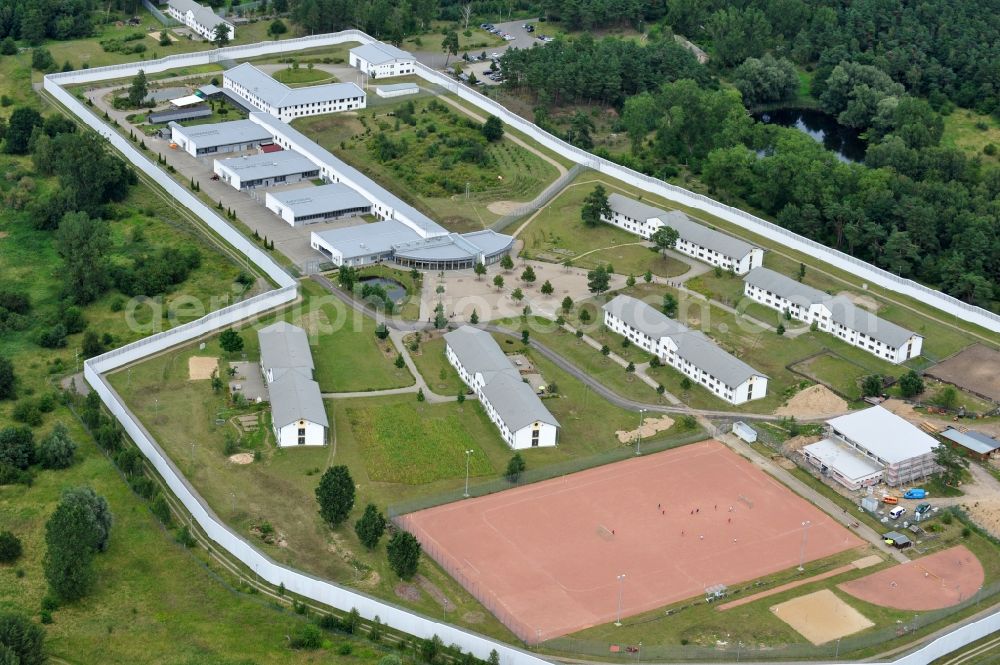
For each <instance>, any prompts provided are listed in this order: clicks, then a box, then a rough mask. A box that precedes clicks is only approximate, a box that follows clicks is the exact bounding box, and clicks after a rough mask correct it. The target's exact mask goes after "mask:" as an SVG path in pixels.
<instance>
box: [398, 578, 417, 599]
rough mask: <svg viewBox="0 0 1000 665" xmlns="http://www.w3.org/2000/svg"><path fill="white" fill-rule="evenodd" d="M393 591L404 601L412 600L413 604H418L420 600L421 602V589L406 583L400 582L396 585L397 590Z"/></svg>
mask: <svg viewBox="0 0 1000 665" xmlns="http://www.w3.org/2000/svg"><path fill="white" fill-rule="evenodd" d="M393 591H395V592H396V595H397V596H399V597H400V598H402V599H403V600H410V601H413V602H417V601H418V600H420V589H418V588H417V587H415V586H413V585H412V584H406V583H405V582H400V583H399V584H397V585H396V588H395V589H393Z"/></svg>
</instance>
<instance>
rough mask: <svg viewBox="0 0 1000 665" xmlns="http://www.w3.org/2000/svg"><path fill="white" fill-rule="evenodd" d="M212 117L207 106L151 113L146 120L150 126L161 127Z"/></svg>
mask: <svg viewBox="0 0 1000 665" xmlns="http://www.w3.org/2000/svg"><path fill="white" fill-rule="evenodd" d="M211 115H212V109H210V108H208V107H207V106H189V107H187V108H183V109H167V110H166V111H153V112H152V113H150V114H149V115H148V116H146V120H147V121H148V122H149V124H151V125H163V124H166V123H170V122H184V121H186V120H200V119H202V118H208V117H211Z"/></svg>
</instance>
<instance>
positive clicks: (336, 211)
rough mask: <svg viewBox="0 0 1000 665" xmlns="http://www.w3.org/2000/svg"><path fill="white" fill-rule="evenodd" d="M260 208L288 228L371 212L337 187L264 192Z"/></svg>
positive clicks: (367, 205) (358, 197)
mask: <svg viewBox="0 0 1000 665" xmlns="http://www.w3.org/2000/svg"><path fill="white" fill-rule="evenodd" d="M268 139H270V136H268ZM310 163H311V162H310ZM264 206H265V207H266V208H267V209H268V210H270V211H271V212H273V213H274V214H276V215H277V216H278V217H281V218H282V219H283V220H285V221H286V222H288V223H289V224H291V225H292V226H300V225H303V224H311V223H315V222H324V221H328V220H331V219H338V218H340V217H354V216H357V215H367V214H369V213H371V211H372V204H371V202H370V201H369V200H368V199H366V198H365V197H364V196H362V195H361V194H359V193H357V192H355V191H354V190H353V189H351V188H350V187H348V186H347V185H342V184H340V183H331V184H329V185H320V186H319V187H307V188H304V189H293V190H288V191H284V192H267V194H266V195H265V197H264Z"/></svg>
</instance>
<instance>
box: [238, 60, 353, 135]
mask: <svg viewBox="0 0 1000 665" xmlns="http://www.w3.org/2000/svg"><path fill="white" fill-rule="evenodd" d="M222 87H223V88H224V89H226V90H231V91H232V92H234V93H236V94H237V95H239V96H240V97H241V98H243V99H245V100H246V101H247V102H249V103H250V104H251V105H252V106H253V107H254V108H256V109H259V110H261V111H263V112H265V113H270V114H271V115H273V116H274V117H276V118H279V119H281V120H285V121H289V120H292V119H293V118H304V117H306V116H310V115H323V114H325V113H337V112H339V111H350V110H356V109H363V108H365V103H366V98H365V92H364V90H362V89H361V88H359V87H358V86H357V85H355V84H354V83H330V84H327V85H313V86H308V87H304V88H289V87H288V86H287V85H285V84H284V83H282V82H280V81H277V80H275V79H274V78H272V77H271V76H269V75H268V74H265V73H264V72H262V71H261V70H259V69H257V68H256V67H254V66H253V65H251V64H250V63H248V62H244V63H243V64H242V65H238V66H236V67H233V68H232V69H227V70H226V71H225V72H224V73H223V75H222Z"/></svg>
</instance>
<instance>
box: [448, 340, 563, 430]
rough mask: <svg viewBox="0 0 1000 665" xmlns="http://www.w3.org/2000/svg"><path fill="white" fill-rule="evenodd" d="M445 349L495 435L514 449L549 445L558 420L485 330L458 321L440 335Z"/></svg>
mask: <svg viewBox="0 0 1000 665" xmlns="http://www.w3.org/2000/svg"><path fill="white" fill-rule="evenodd" d="M444 340H445V355H446V356H447V358H448V362H450V363H451V364H452V366H453V367H454V368H455V369H456V370H457V371H458V375H459V376H460V377H462V381H464V382H465V383H466V385H468V386H469V387H470V388H471V389H472V390H473V392H475V394H476V397H478V398H479V402H480V403H481V404H482V405H483V409H485V411H486V414H487V415H488V416H489V418H490V420H492V421H493V424H494V425H496V426H497V429H499V430H500V436H501V437H503V440H504V441H506V442H507V445H508V446H510V447H511V448H513V449H514V450H523V449H525V448H539V447H547V446H554V445H556V442H557V440H558V438H559V423H558V421H556V419H555V417H554V416H553V415H552V414H551V413H550V412H549V410H548V409H547V408H545V405H544V404H542V400H541V399H540V398H539V397H538V395H536V394H535V391H534V390H532V389H531V386H529V385H528V384H527V383H525V382H524V380H523V379H522V378H521V373H520V372H518V370H517V368H516V367H515V366H514V364H513V363H512V362H511V361H510V359H509V358H507V356H506V355H505V354H504V352H503V350H502V349H501V348H500V346H499V345H498V344H497V343H496V340H495V339H493V336H492V335H490V334H489V333H488V332H485V331H483V330H480V329H478V328H473V327H472V326H462V327H461V328H459V329H458V330H453V331H451V332H450V333H447V334H446V335H445V336H444Z"/></svg>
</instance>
